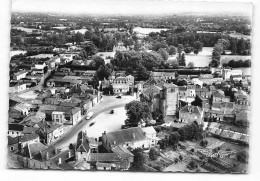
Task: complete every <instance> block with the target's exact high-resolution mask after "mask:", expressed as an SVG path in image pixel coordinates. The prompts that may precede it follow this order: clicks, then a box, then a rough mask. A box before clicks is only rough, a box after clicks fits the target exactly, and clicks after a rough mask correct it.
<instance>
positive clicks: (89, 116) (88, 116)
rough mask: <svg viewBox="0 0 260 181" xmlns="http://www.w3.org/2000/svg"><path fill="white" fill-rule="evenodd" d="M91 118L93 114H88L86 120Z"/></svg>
mask: <svg viewBox="0 0 260 181" xmlns="http://www.w3.org/2000/svg"><path fill="white" fill-rule="evenodd" d="M92 116H93V112H89V113H88V114H87V116H86V120H89V119H90V118H91V117H92Z"/></svg>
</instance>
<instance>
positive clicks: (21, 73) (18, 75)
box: [13, 70, 28, 80]
mask: <svg viewBox="0 0 260 181" xmlns="http://www.w3.org/2000/svg"><path fill="white" fill-rule="evenodd" d="M27 73H28V71H25V70H22V71H19V72H16V73H14V76H13V79H14V80H20V79H23V78H25V77H26V75H27Z"/></svg>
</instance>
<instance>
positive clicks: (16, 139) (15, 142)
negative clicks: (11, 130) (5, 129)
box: [8, 136, 19, 145]
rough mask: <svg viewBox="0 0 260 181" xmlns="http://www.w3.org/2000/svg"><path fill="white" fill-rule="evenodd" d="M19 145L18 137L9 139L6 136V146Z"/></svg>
mask: <svg viewBox="0 0 260 181" xmlns="http://www.w3.org/2000/svg"><path fill="white" fill-rule="evenodd" d="M18 143H19V138H18V137H15V138H13V137H11V136H8V145H14V144H18Z"/></svg>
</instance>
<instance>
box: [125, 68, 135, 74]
mask: <svg viewBox="0 0 260 181" xmlns="http://www.w3.org/2000/svg"><path fill="white" fill-rule="evenodd" d="M125 74H126V75H133V74H134V70H133V69H132V67H127V68H126V70H125Z"/></svg>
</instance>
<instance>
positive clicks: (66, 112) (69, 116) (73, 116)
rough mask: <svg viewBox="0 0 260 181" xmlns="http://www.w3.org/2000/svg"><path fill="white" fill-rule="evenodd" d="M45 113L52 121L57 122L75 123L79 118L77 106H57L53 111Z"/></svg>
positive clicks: (79, 113) (79, 110)
mask: <svg viewBox="0 0 260 181" xmlns="http://www.w3.org/2000/svg"><path fill="white" fill-rule="evenodd" d="M46 114H47V115H49V116H51V120H52V121H53V122H55V123H59V124H71V125H75V124H77V123H78V122H79V121H80V120H81V109H80V108H79V107H70V106H68V107H66V106H58V107H56V109H55V110H54V111H52V110H51V111H47V112H46ZM46 117H47V116H46Z"/></svg>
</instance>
